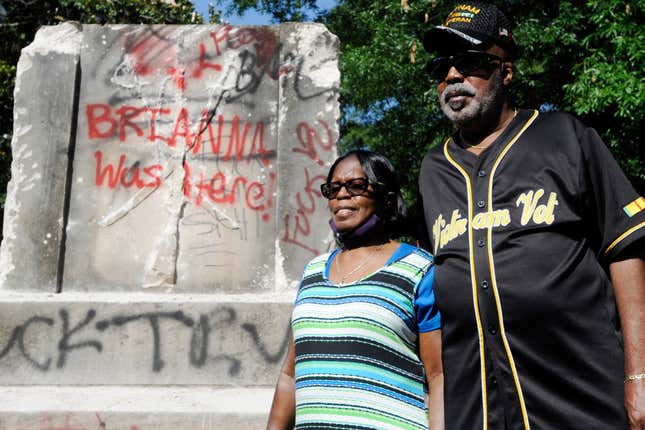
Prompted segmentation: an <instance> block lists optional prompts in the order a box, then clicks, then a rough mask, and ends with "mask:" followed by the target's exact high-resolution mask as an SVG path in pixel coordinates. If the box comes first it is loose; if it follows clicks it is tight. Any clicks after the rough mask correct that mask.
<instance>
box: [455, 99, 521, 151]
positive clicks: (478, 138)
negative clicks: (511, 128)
mask: <svg viewBox="0 0 645 430" xmlns="http://www.w3.org/2000/svg"><path fill="white" fill-rule="evenodd" d="M516 113H517V110H513V109H511V108H510V106H509V105H508V104H506V103H505V104H504V107H503V108H502V110H501V111H500V113H499V115H497V116H496V117H497V118H494V119H492V118H489V119H484V118H483V119H482V120H480V121H478V122H476V123H473V124H469V125H467V126H464V127H462V128H461V129H460V130H459V137H460V138H461V143H462V144H463V146H464V148H466V149H467V150H468V151H470V152H472V153H473V154H476V155H479V154H480V153H481V152H482V151H483V150H484V149H486V148H488V147H489V146H490V145H492V143H493V142H494V141H495V139H497V138H498V137H499V135H500V134H502V132H503V131H504V130H505V129H506V127H508V125H509V124H510V123H511V121H512V120H513V118H515V114H516Z"/></svg>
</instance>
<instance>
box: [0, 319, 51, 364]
mask: <svg viewBox="0 0 645 430" xmlns="http://www.w3.org/2000/svg"><path fill="white" fill-rule="evenodd" d="M33 323H42V324H47V325H49V326H53V325H54V320H53V319H51V318H47V317H40V316H33V317H31V318H29V319H28V320H27V321H25V323H24V324H22V325H19V326H17V327H15V328H14V329H13V331H12V333H11V337H10V338H9V341H8V342H7V344H6V345H5V347H4V348H3V349H2V351H0V360H2V359H3V358H4V356H5V355H7V354H8V353H9V351H11V349H12V348H13V346H14V344H16V343H17V344H18V351H20V354H21V355H22V356H23V357H24V358H25V359H26V360H27V361H28V362H29V363H30V364H31V365H32V366H34V367H35V368H36V369H39V370H42V371H46V370H49V367H50V366H51V362H52V359H51V357H49V358H47V360H45V362H44V363H40V362H38V361H37V360H36V359H35V358H34V357H32V356H31V354H29V352H28V351H27V348H26V347H25V333H26V332H27V328H29V326H30V325H32V324H33Z"/></svg>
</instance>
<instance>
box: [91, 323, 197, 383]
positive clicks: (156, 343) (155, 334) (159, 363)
mask: <svg viewBox="0 0 645 430" xmlns="http://www.w3.org/2000/svg"><path fill="white" fill-rule="evenodd" d="M160 319H170V320H175V321H178V322H180V323H183V324H184V325H185V326H187V327H192V326H193V325H195V321H194V320H193V319H192V318H190V317H187V316H185V315H184V313H183V312H182V311H176V312H148V313H143V314H139V315H133V316H116V317H114V318H112V319H111V320H103V321H99V322H97V323H96V329H97V330H99V331H103V330H107V329H108V327H109V326H110V325H113V326H116V327H121V326H124V325H127V324H129V323H131V322H134V321H140V320H148V322H149V323H150V328H151V329H152V339H153V349H152V351H153V352H152V370H153V371H155V372H159V371H160V370H161V369H163V367H164V365H165V362H164V361H163V359H162V358H161V333H160V332H159V320H160Z"/></svg>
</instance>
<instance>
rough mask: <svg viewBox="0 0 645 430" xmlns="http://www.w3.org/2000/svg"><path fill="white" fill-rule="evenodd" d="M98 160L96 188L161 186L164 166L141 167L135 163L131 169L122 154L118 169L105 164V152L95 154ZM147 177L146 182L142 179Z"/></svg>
mask: <svg viewBox="0 0 645 430" xmlns="http://www.w3.org/2000/svg"><path fill="white" fill-rule="evenodd" d="M94 158H95V159H96V179H95V183H96V186H98V187H101V186H103V185H104V184H105V185H106V186H107V187H108V188H111V189H115V188H116V187H117V186H121V187H124V188H131V187H132V186H134V187H136V188H138V189H141V188H145V187H152V188H155V187H158V186H159V185H161V176H160V174H161V171H162V170H163V166H161V164H153V165H151V166H146V167H140V166H139V165H138V162H137V163H134V164H133V165H132V166H130V167H126V164H125V162H126V156H125V154H121V156H119V163H118V164H117V165H116V167H115V166H114V165H113V164H110V163H105V162H104V160H103V152H101V151H96V152H95V153H94ZM142 177H145V179H147V181H146V180H144V179H142Z"/></svg>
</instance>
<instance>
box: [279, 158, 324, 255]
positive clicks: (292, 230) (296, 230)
mask: <svg viewBox="0 0 645 430" xmlns="http://www.w3.org/2000/svg"><path fill="white" fill-rule="evenodd" d="M325 179H326V177H325V175H316V176H314V177H312V178H310V177H309V170H308V169H307V168H306V167H305V186H304V188H303V190H302V191H299V192H298V193H297V194H296V203H297V205H298V209H297V210H296V213H295V214H293V215H292V214H290V213H288V214H286V215H285V216H284V218H283V220H284V235H283V236H282V241H283V242H286V243H291V244H293V245H296V246H299V247H300V248H303V249H306V250H307V251H309V252H311V253H312V254H313V255H318V254H320V252H319V251H318V250H317V249H316V248H313V247H311V246H309V245H307V244H306V243H305V242H304V241H305V238H307V237H309V235H310V234H311V223H310V221H309V216H310V215H312V214H313V213H314V212H315V211H316V200H317V199H320V198H321V197H322V194H320V191H319V190H318V188H317V187H316V184H318V183H320V182H322V181H324V180H325ZM292 221H293V224H292Z"/></svg>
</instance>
